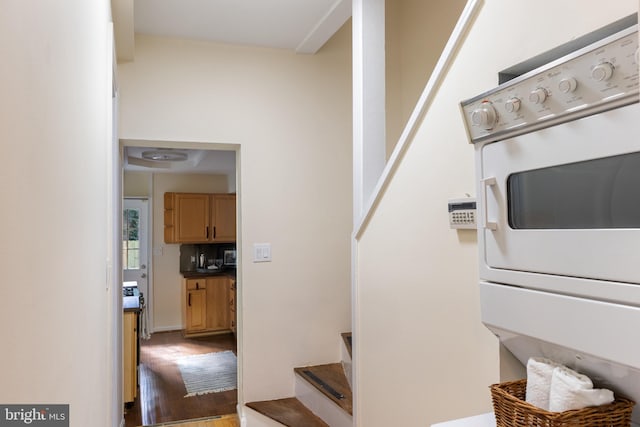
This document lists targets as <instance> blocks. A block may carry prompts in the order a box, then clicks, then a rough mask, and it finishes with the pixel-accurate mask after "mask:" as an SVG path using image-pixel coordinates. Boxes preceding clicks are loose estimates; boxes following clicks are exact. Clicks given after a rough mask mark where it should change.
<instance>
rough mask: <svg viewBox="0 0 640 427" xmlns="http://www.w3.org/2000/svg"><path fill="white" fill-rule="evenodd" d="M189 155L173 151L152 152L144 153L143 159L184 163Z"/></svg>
mask: <svg viewBox="0 0 640 427" xmlns="http://www.w3.org/2000/svg"><path fill="white" fill-rule="evenodd" d="M187 157H188V156H187V153H184V152H182V151H173V150H167V149H164V150H152V151H144V152H143V153H142V158H143V159H147V160H156V161H160V162H182V161H184V160H187Z"/></svg>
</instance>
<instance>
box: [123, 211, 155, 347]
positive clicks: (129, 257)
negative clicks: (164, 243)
mask: <svg viewBox="0 0 640 427" xmlns="http://www.w3.org/2000/svg"><path fill="white" fill-rule="evenodd" d="M148 218H149V201H148V199H124V203H123V206H122V268H123V272H122V280H123V282H137V284H138V289H139V291H140V293H142V294H143V295H144V301H145V305H146V309H145V310H144V311H143V313H142V330H141V331H140V336H141V337H143V338H147V337H148V313H149V308H150V307H149V305H150V302H151V298H150V295H149V272H148V268H147V266H148V265H149V258H148V246H149V237H148V236H149V233H148V224H149V221H148Z"/></svg>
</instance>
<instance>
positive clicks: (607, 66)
mask: <svg viewBox="0 0 640 427" xmlns="http://www.w3.org/2000/svg"><path fill="white" fill-rule="evenodd" d="M611 76H613V64H611V63H609V62H601V63H600V64H598V65H595V66H594V67H593V68H592V69H591V77H593V78H594V79H595V80H596V81H599V82H606V81H607V80H609V79H610V78H611Z"/></svg>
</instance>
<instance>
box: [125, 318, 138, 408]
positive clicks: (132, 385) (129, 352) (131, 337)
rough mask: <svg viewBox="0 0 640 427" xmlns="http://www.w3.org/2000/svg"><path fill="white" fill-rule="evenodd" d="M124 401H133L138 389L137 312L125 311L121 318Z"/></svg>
mask: <svg viewBox="0 0 640 427" xmlns="http://www.w3.org/2000/svg"><path fill="white" fill-rule="evenodd" d="M122 333H123V345H122V363H123V394H124V396H123V397H124V402H125V403H130V402H133V401H134V400H135V398H136V396H137V394H138V393H137V390H138V354H137V350H138V312H137V311H125V312H124V315H123V319H122Z"/></svg>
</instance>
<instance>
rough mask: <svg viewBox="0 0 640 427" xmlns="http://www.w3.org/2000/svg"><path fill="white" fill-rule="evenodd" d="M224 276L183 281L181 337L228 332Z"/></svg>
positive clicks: (226, 278)
mask: <svg viewBox="0 0 640 427" xmlns="http://www.w3.org/2000/svg"><path fill="white" fill-rule="evenodd" d="M230 280H232V279H231V278H230V277H228V276H210V277H203V278H198V279H184V284H183V287H182V288H183V290H182V294H183V325H184V334H185V336H189V335H205V334H213V333H221V332H228V331H230V330H231V321H230V319H231V311H230V308H229V292H230V285H229V282H230Z"/></svg>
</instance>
